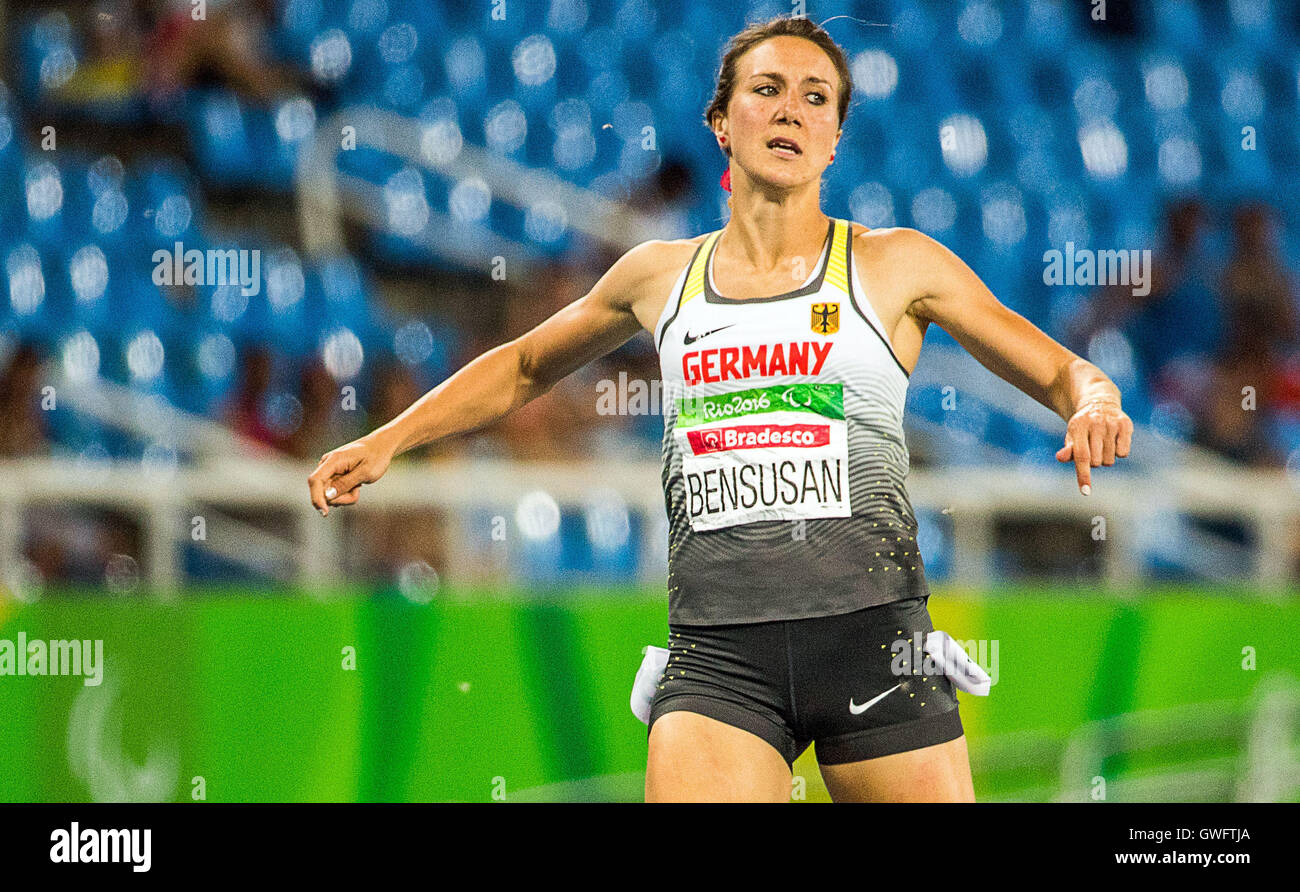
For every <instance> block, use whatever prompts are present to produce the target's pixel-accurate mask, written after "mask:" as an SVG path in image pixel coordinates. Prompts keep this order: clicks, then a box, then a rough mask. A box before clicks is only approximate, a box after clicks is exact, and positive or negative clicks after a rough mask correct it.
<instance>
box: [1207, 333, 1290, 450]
mask: <svg viewBox="0 0 1300 892" xmlns="http://www.w3.org/2000/svg"><path fill="white" fill-rule="evenodd" d="M1273 365H1274V364H1273V360H1272V358H1271V357H1269V356H1267V355H1266V354H1264V353H1262V352H1255V351H1250V350H1246V351H1225V353H1224V355H1223V356H1221V357H1219V358H1218V360H1217V361H1216V362H1215V365H1214V371H1213V379H1212V384H1211V385H1210V386H1209V387H1208V388H1206V390H1205V393H1204V399H1203V401H1202V402H1200V403H1199V404H1197V405H1198V408H1199V411H1198V412H1197V418H1196V432H1195V440H1196V442H1198V443H1200V444H1201V445H1202V446H1206V447H1208V448H1210V449H1213V450H1214V451H1216V452H1218V453H1220V454H1222V455H1224V456H1226V457H1227V458H1231V459H1234V460H1236V461H1240V462H1244V463H1247V464H1253V465H1270V466H1275V465H1278V464H1280V463H1281V460H1282V458H1281V456H1280V455H1279V454H1278V453H1277V450H1276V449H1274V447H1273V445H1272V444H1271V443H1270V442H1269V441H1268V437H1267V434H1268V415H1269V410H1268V401H1267V393H1268V383H1267V382H1268V380H1269V377H1270V375H1271V374H1272V372H1273ZM1247 387H1249V388H1251V389H1252V391H1253V393H1254V395H1255V396H1254V400H1253V405H1254V408H1248V406H1250V405H1251V404H1252V401H1251V400H1250V397H1249V396H1248V394H1249V393H1250V392H1251V391H1246V392H1243V391H1244V388H1247Z"/></svg>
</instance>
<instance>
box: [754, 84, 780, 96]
mask: <svg viewBox="0 0 1300 892" xmlns="http://www.w3.org/2000/svg"><path fill="white" fill-rule="evenodd" d="M764 90H771V91H772V92H776V87H774V86H772V85H771V84H763V85H762V86H761V87H759V88H758V89H756V90H754V92H755V93H763V91H764ZM763 95H764V96H769V95H771V94H770V93H763Z"/></svg>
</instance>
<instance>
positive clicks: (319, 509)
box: [316, 508, 325, 517]
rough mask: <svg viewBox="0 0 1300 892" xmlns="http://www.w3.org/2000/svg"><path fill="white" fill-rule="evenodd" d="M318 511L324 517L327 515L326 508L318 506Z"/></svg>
mask: <svg viewBox="0 0 1300 892" xmlns="http://www.w3.org/2000/svg"><path fill="white" fill-rule="evenodd" d="M316 513H317V514H319V515H320V516H321V517H324V516H325V509H324V508H317V509H316Z"/></svg>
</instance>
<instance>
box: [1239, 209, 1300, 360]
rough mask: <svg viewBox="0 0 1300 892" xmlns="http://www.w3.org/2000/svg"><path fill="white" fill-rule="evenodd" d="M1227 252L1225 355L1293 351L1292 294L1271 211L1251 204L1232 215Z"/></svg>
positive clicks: (1293, 300)
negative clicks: (1230, 248) (1226, 341)
mask: <svg viewBox="0 0 1300 892" xmlns="http://www.w3.org/2000/svg"><path fill="white" fill-rule="evenodd" d="M1232 234H1233V253H1232V257H1231V258H1230V259H1229V260H1228V266H1227V269H1226V270H1225V272H1224V275H1223V296H1224V299H1225V302H1226V304H1227V316H1228V319H1227V329H1228V336H1227V340H1228V352H1230V353H1237V352H1244V351H1265V352H1270V353H1272V352H1274V351H1285V350H1289V349H1292V348H1295V347H1296V346H1297V327H1296V308H1295V292H1294V290H1293V288H1292V283H1291V275H1290V273H1289V271H1288V270H1287V268H1286V265H1285V263H1284V262H1283V261H1282V258H1281V252H1280V251H1279V250H1278V233H1277V228H1276V226H1275V225H1274V215H1273V211H1272V209H1271V208H1268V207H1266V206H1265V205H1262V204H1258V203H1254V204H1244V205H1241V206H1239V207H1238V208H1237V209H1236V210H1235V211H1234V212H1233V215H1232Z"/></svg>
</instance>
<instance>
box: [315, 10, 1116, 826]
mask: <svg viewBox="0 0 1300 892" xmlns="http://www.w3.org/2000/svg"><path fill="white" fill-rule="evenodd" d="M851 89H852V84H851V82H850V75H849V69H848V65H847V64H846V61H845V58H844V54H843V53H842V51H841V50H840V49H839V47H838V46H836V44H835V43H834V42H833V41H832V40H831V38H830V37H829V35H827V34H826V32H825V31H823V30H822V29H821V28H820V27H818V26H817V25H815V24H813V23H811V22H809V21H807V20H806V19H798V18H781V19H775V20H773V21H770V22H767V23H761V24H756V25H752V26H750V27H748V28H746V29H745V30H744V31H742V32H740V33H739V34H737V35H736V36H735V37H734V38H733V39H732V40H731V42H730V44H729V45H728V47H727V51H726V53H725V55H724V58H723V62H722V66H721V70H720V72H719V76H718V82H717V89H716V93H715V95H714V98H713V101H712V103H711V104H710V106H709V108H708V111H707V113H706V120H707V122H708V125H709V126H710V128H711V130H712V131H713V133H714V135H715V136H716V138H717V142H718V146H719V147H720V148H721V149H722V151H723V152H724V153H725V154H726V156H727V158H728V162H729V169H728V175H729V177H730V188H731V198H730V206H731V216H730V218H729V220H728V221H727V223H726V225H725V226H724V227H723V228H722V229H721V230H719V231H717V232H713V233H709V234H706V235H701V236H696V237H694V238H689V239H680V240H675V241H651V242H647V243H645V244H642V245H639V246H637V247H636V248H633V249H632V250H631V251H629V252H628V253H627V254H626V255H624V256H623V257H622V258H620V259H619V260H618V261H617V262H616V263H615V264H614V265H613V266H612V267H611V268H610V269H609V271H608V272H606V273H605V275H604V276H603V277H602V278H601V279H600V280H599V281H598V282H597V283H596V284H595V286H594V287H593V288H592V289H591V291H590V292H589V293H588V294H586V295H585V296H584V297H582V298H581V299H579V300H577V301H575V302H574V303H572V304H571V305H569V306H568V307H566V308H565V309H563V310H561V311H560V312H558V313H556V314H555V315H554V316H553V317H551V318H550V319H548V320H546V321H545V322H543V323H542V324H541V325H539V326H537V327H536V328H535V329H533V330H532V331H530V332H528V333H527V334H525V335H523V336H521V337H519V338H517V339H516V340H513V341H511V342H509V343H506V344H503V345H501V346H499V347H497V348H495V349H493V350H490V351H488V352H487V353H484V354H483V355H482V356H480V357H478V358H477V359H475V360H474V361H473V362H471V363H469V364H468V365H466V366H465V367H464V368H463V369H461V370H460V371H459V372H457V373H456V374H455V375H453V376H452V377H450V378H449V379H448V380H446V381H444V382H443V383H442V384H440V385H438V386H437V387H435V388H434V389H433V390H431V391H430V392H429V393H427V394H426V395H425V396H423V397H422V398H421V399H419V400H418V401H417V402H415V403H414V404H413V405H412V406H411V407H410V408H408V409H407V410H406V411H405V412H403V413H402V414H401V415H399V416H398V417H397V418H395V419H394V420H393V421H391V422H389V423H388V424H385V425H384V426H382V427H380V428H378V429H376V430H375V431H373V432H372V433H370V434H368V435H367V436H365V437H362V438H361V439H359V440H357V441H355V442H353V443H349V444H347V445H346V446H342V447H340V448H338V449H335V450H334V451H332V452H330V453H328V454H326V455H325V456H323V457H322V459H321V462H320V465H319V466H318V467H317V468H316V469H315V471H313V472H312V474H311V476H310V477H309V478H308V483H309V486H310V490H311V501H312V504H313V505H315V506H316V508H317V509H318V510H319V511H320V512H321V513H322V514H325V515H327V514H328V513H329V510H330V508H331V507H335V506H340V505H351V504H354V503H356V501H357V500H358V498H360V494H361V486H362V485H363V484H367V483H374V482H375V481H376V480H378V479H379V478H380V477H381V476H382V475H383V474H384V472H385V470H386V469H387V468H388V465H389V462H390V461H391V460H392V458H393V457H394V456H395V455H398V454H399V453H401V452H404V451H405V450H408V449H411V448H413V447H415V446H419V445H421V444H424V443H429V442H432V441H435V440H439V439H441V438H443V437H451V436H455V435H457V434H462V433H465V432H467V431H471V430H474V429H476V428H480V427H483V426H484V425H487V424H490V423H492V422H494V421H496V420H497V419H499V418H501V417H502V416H503V415H505V414H507V413H508V412H510V411H512V410H514V409H517V408H519V407H520V406H523V405H524V404H525V403H527V402H528V401H529V400H531V399H533V398H534V397H536V396H538V395H540V394H542V393H545V392H546V391H547V390H548V389H549V388H551V387H552V386H553V385H555V384H556V383H557V382H558V381H559V380H560V379H562V378H563V377H564V376H566V375H568V374H569V373H570V372H572V371H574V370H575V369H578V368H579V367H581V366H583V365H584V364H586V363H588V362H591V361H592V360H594V359H596V358H598V357H600V356H603V355H604V354H606V353H608V352H610V351H612V350H614V349H615V348H617V347H618V346H620V345H621V344H623V343H624V342H626V341H627V340H629V339H630V338H631V337H632V336H633V335H634V334H636V333H637V332H638V331H640V330H641V329H644V330H646V331H648V332H650V333H651V334H652V335H653V337H654V342H655V345H656V347H657V349H658V350H659V354H660V367H661V372H662V376H663V381H664V386H665V392H666V393H668V394H671V395H675V396H676V397H677V398H676V399H666V400H665V402H664V404H665V418H664V450H663V457H664V470H663V482H664V490H665V502H666V505H667V509H668V514H669V572H668V593H669V642H668V643H669V649H670V654H671V655H670V657H669V660H668V664H667V668H666V670H665V671H664V673H663V675H662V677H661V678H660V679H659V684H658V691H657V692H656V694H655V697H654V701H653V707H652V709H651V713H650V738H649V756H648V761H647V767H646V786H645V789H646V800H647V801H682V800H709V801H755V800H758V801H788V800H789V798H790V791H791V765H792V764H793V763H794V760H795V759H796V758H797V757H798V756H799V754H800V753H802V752H803V751H804V750H805V749H806V748H807V747H808V746H809V744H810V743H812V742H815V743H816V748H815V752H816V756H817V760H818V763H819V766H820V769H821V772H822V776H823V778H824V779H825V781H826V785H827V788H828V789H829V791H830V793H831V796H832V797H833V798H834V799H835V800H837V801H868V800H871V801H905V800H911V801H918V800H919V801H973V799H974V793H973V789H972V785H971V774H970V764H969V759H968V756H967V750H966V740H965V737H964V734H963V731H962V725H961V719H960V717H959V714H958V709H957V700H956V698H955V696H954V693H953V687H952V684H951V682H949V680H948V679H947V678H946V677H944V676H943V675H931V674H927V673H926V670H925V664H924V663H923V662H919V661H917V660H916V659H915V658H914V656H912V655H914V654H917V653H919V652H920V650H919V648H915V649H913V648H914V645H915V644H916V643H917V636H923V635H925V634H927V633H929V632H930V631H931V630H932V629H933V627H932V626H931V624H930V617H929V614H928V612H927V610H926V604H927V601H928V598H929V590H928V588H927V586H926V581H925V573H924V567H923V565H922V562H921V557H920V553H919V551H918V549H917V542H916V530H917V524H916V519H915V517H914V515H913V512H912V508H911V504H910V502H909V501H908V497H907V492H906V489H905V488H904V485H903V480H904V477H905V476H906V474H907V469H908V453H907V447H906V445H905V443H904V439H903V427H902V417H903V400H904V395H905V393H906V389H907V383H908V376H909V374H910V372H911V369H912V368H913V367H914V366H915V364H916V362H917V358H918V356H919V354H920V351H921V342H922V339H923V338H924V336H925V332H926V329H927V327H928V326H929V325H930V324H931V323H935V324H938V325H940V326H941V327H943V328H944V329H945V330H946V331H948V332H949V333H951V334H952V336H953V337H954V338H955V339H956V340H957V341H958V342H959V343H960V344H961V345H962V346H963V347H964V348H965V349H967V350H968V351H969V352H970V353H971V354H972V355H974V356H975V358H976V359H978V360H979V361H980V362H981V363H982V364H983V365H985V366H986V367H988V368H989V369H990V370H992V371H993V372H995V373H996V374H998V375H1000V376H1001V377H1002V378H1004V379H1006V380H1007V381H1009V382H1011V383H1012V384H1014V385H1015V386H1016V387H1018V388H1020V389H1021V390H1023V391H1024V392H1025V393H1027V394H1029V395H1030V396H1032V397H1034V398H1035V399H1036V400H1038V401H1039V402H1041V403H1042V404H1044V405H1045V406H1047V407H1048V408H1050V409H1052V410H1053V411H1055V412H1056V413H1057V414H1058V415H1060V416H1061V418H1062V419H1063V420H1064V421H1065V422H1066V430H1065V445H1064V446H1063V447H1062V448H1061V449H1060V451H1058V452H1057V453H1056V457H1057V459H1058V460H1059V461H1061V462H1073V464H1074V467H1075V473H1076V476H1077V480H1078V486H1079V489H1080V492H1081V493H1082V494H1083V495H1085V496H1086V495H1088V494H1089V492H1090V487H1091V469H1092V468H1095V467H1098V466H1100V465H1113V464H1114V463H1115V458H1116V456H1120V457H1123V456H1126V455H1128V453H1129V447H1130V444H1131V440H1132V431H1133V425H1132V422H1131V421H1130V420H1129V418H1128V416H1127V415H1125V413H1124V412H1123V410H1122V409H1121V407H1120V406H1121V403H1120V393H1119V390H1118V388H1116V386H1115V385H1114V384H1113V383H1112V382H1111V380H1110V379H1109V378H1108V377H1107V376H1106V375H1105V374H1104V373H1103V372H1102V371H1101V370H1100V369H1098V368H1097V367H1096V366H1095V365H1093V364H1092V363H1090V362H1087V361H1086V360H1084V359H1082V358H1080V357H1078V356H1076V355H1075V354H1073V353H1072V352H1070V351H1069V350H1067V349H1065V348H1064V347H1062V346H1061V345H1059V344H1057V343H1056V342H1055V341H1053V340H1052V339H1051V338H1049V337H1048V336H1047V335H1046V334H1044V333H1043V332H1041V331H1040V330H1039V329H1037V328H1036V327H1034V326H1033V325H1032V324H1031V323H1030V322H1029V321H1027V320H1026V319H1025V318H1023V317H1022V316H1020V315H1019V314H1017V313H1015V312H1013V311H1012V310H1010V309H1009V308H1007V307H1005V306H1004V305H1003V304H1001V303H1000V302H999V301H998V300H997V299H996V298H995V297H994V296H993V294H992V293H990V291H989V290H988V288H986V287H985V286H984V284H983V283H982V282H981V281H980V279H979V278H978V277H977V276H976V275H975V274H974V273H973V272H972V271H971V270H970V268H969V267H967V266H966V264H965V263H963V262H962V261H961V260H960V259H959V258H958V257H957V256H956V255H954V254H953V253H952V252H950V251H949V250H948V249H947V248H945V247H944V246H943V245H941V244H939V243H938V242H936V241H934V240H933V239H931V238H929V237H928V236H926V235H923V234H922V233H920V232H917V231H915V230H912V229H906V228H893V229H876V230H869V229H867V228H866V227H863V226H859V225H857V224H854V223H851V222H848V221H843V220H832V219H830V218H828V217H827V216H826V215H825V214H823V213H822V211H821V191H820V190H821V176H822V173H823V172H824V171H825V170H826V167H827V165H828V164H830V163H831V162H832V160H833V159H834V156H835V147H836V145H837V143H838V142H839V138H840V134H841V127H842V125H843V122H844V117H845V113H846V111H847V109H848V104H849V96H850V90H851ZM792 286H793V287H792ZM931 665H933V664H931Z"/></svg>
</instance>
